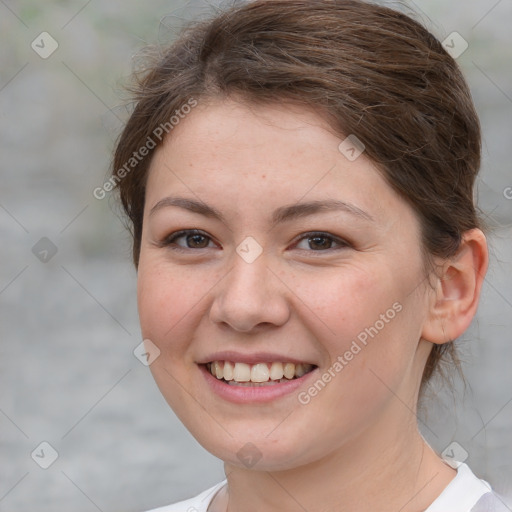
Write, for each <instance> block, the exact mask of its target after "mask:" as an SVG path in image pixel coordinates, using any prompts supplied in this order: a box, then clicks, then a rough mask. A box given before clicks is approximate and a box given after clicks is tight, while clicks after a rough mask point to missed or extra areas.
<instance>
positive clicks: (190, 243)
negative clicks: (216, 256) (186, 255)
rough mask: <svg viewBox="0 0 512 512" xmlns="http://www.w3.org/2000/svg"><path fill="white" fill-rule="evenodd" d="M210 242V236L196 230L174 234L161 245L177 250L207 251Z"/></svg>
mask: <svg viewBox="0 0 512 512" xmlns="http://www.w3.org/2000/svg"><path fill="white" fill-rule="evenodd" d="M210 242H211V238H210V237H209V236H208V235H206V234H204V233H202V232H201V231H198V230H195V229H188V230H183V231H177V232H176V233H172V234H171V235H169V236H168V237H166V238H165V239H164V240H163V241H162V242H161V243H160V245H161V246H162V247H172V248H177V249H206V248H207V247H208V245H209V243H210ZM173 246H174V247H173Z"/></svg>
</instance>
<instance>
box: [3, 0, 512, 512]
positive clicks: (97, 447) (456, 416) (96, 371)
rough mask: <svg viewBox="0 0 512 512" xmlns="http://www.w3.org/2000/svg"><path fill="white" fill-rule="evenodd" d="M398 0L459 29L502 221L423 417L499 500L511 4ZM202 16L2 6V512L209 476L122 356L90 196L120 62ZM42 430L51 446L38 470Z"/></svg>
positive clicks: (511, 301)
mask: <svg viewBox="0 0 512 512" xmlns="http://www.w3.org/2000/svg"><path fill="white" fill-rule="evenodd" d="M403 4H405V5H407V6H410V7H411V8H413V9H414V10H415V11H416V12H417V13H418V17H419V18H420V20H422V21H423V22H424V23H425V24H426V25H427V26H428V27H429V28H430V30H431V31H433V32H434V33H435V34H436V35H437V36H438V38H440V39H441V40H443V39H445V38H446V37H447V36H448V35H449V34H451V33H452V32H453V31H456V32H458V33H459V34H460V35H461V36H462V37H463V38H464V40H466V41H467V42H468V44H469V46H468V49H467V50H466V51H465V52H464V53H463V54H462V55H461V56H460V57H458V62H459V63H460V65H461V67H462V68H463V70H464V72H465V74H466V76H467V78H468V80H469V83H470V86H471V88H472V91H473V95H474V100H475V103H476V106H477V109H478V112H479V114H480V116H481V121H482V125H483V132H484V159H483V167H482V173H481V178H480V180H479V185H478V197H479V202H480V205H481V208H482V210H483V211H484V212H485V215H486V217H487V220H488V221H490V222H491V223H492V224H493V225H495V226H501V227H500V228H497V229H495V232H494V234H493V235H492V237H491V239H490V243H491V258H492V262H491V268H490V271H489V274H488V277H487V279H486V282H485V286H484V291H483V297H482V304H481V307H480V311H479V314H478V317H477V318H476V319H475V321H474V322H473V324H472V326H471V328H470V330H469V331H468V332H467V333H466V334H465V335H464V337H463V338H462V339H460V340H459V342H458V343H459V347H460V350H461V353H462V355H463V358H464V361H465V364H464V371H465V375H466V378H467V381H468V385H467V388H466V390H465V391H464V389H463V388H462V385H461V383H460V381H457V382H456V383H455V384H456V388H457V389H458V390H457V391H456V392H454V393H452V392H449V391H446V389H444V390H441V391H439V393H432V396H430V397H429V398H428V399H427V400H426V401H425V403H424V410H423V411H422V416H421V419H422V429H423V431H424V435H425V437H426V438H427V439H428V441H429V442H430V443H431V444H432V445H433V447H434V448H435V449H437V450H438V451H439V452H442V451H443V450H444V449H445V448H446V447H447V446H449V445H450V444H451V443H452V442H457V443H458V444H457V445H452V448H453V446H455V449H456V450H459V452H458V453H465V452H467V457H468V459H467V462H468V463H469V464H470V466H471V467H472V469H473V471H474V472H475V473H477V474H478V475H479V476H480V477H482V478H486V479H487V480H489V481H490V482H491V483H492V484H493V485H494V486H495V487H496V488H497V489H498V490H499V491H501V492H502V493H503V494H506V495H507V496H509V495H512V457H511V456H512V371H511V358H512V334H511V332H512V272H511V270H512V230H511V225H512V224H511V219H512V188H510V187H512V170H511V168H512V167H511V163H510V150H511V146H512V126H511V120H512V65H511V63H512V31H510V26H511V23H512V1H511V0H501V1H495V0H471V1H462V0H457V1H455V0H454V1H451V2H446V1H444V0H416V2H407V1H406V2H403ZM390 5H392V6H393V5H394V4H390ZM204 10H206V11H208V9H207V5H206V4H205V3H200V2H185V1H175V0H166V1H163V0H147V1H145V2H126V1H125V2H122V1H121V0H108V1H104V2H100V1H99V0H89V1H86V0H73V1H57V0H51V1H50V0H49V1H46V2H44V3H43V2H35V1H28V0H26V1H23V0H19V1H18V0H0V41H1V53H0V146H1V155H0V173H1V181H0V237H1V238H0V241H1V245H0V263H1V264H0V329H1V331H0V333H1V344H0V351H1V353H0V511H28V510H31V511H48V512H49V511H56V510H73V511H75V512H81V511H83V512H89V511H91V512H94V511H97V510H100V511H103V512H117V511H127V512H131V511H142V510H146V509H149V508H151V507H155V506H157V505H163V504H166V503H170V502H174V501H177V500H179V499H183V498H184V497H187V496H191V495H193V494H196V493H198V492H200V491H202V490H204V489H206V488H207V487H208V486H210V485H213V484H214V483H216V482H218V481H219V480H221V479H222V478H223V477H224V475H223V471H222V464H221V462H220V461H219V460H217V459H216V458H214V457H213V456H211V455H210V454H209V453H207V452H206V451H205V450H203V449H202V448H201V447H200V446H199V445H198V444H197V443H196V441H195V440H194V439H193V438H192V437H191V435H190V434H189V433H188V432H187V431H186V430H185V429H184V427H183V426H182V425H181V424H180V422H179V421H178V420H177V419H176V417H175V416H174V414H173V412H172V411H171V410H170V409H169V407H168V406H167V404H166V403H165V402H164V399H163V398H162V397H161V396H160V393H159V391H158V390H157V388H156V385H155V384H154V382H153V380H152V377H151V375H150V372H149V369H148V368H147V367H145V366H144V365H142V364H141V363H140V362H139V360H138V359H136V357H135V356H134V354H133V350H134V349H135V347H136V346H137V345H138V344H139V343H140V342H141V336H140V331H139V327H138V319H137V310H136V285H135V283H136V281H135V272H134V269H133V268H132V265H131V263H130V239H129V236H128V234H127V232H126V231H125V230H124V227H123V224H122V223H121V221H120V220H119V218H118V217H117V215H116V208H115V207H114V205H113V203H112V201H109V199H108V198H106V199H103V200H97V199H95V198H94V197H93V194H92V191H93V190H94V189H95V188H96V187H98V186H101V185H102V183H103V182H104V179H105V176H106V174H107V172H108V166H109V162H110V152H111V150H112V147H113V143H114V139H115V137H116V136H117V134H118V133H119V127H120V125H121V121H122V120H123V119H124V118H125V116H126V112H125V110H124V109H123V107H122V105H123V102H124V98H125V96H124V93H123V89H122V86H123V83H124V82H125V79H126V78H127V76H128V75H129V73H130V69H131V66H132V56H133V55H135V54H136V53H137V52H138V51H139V50H140V49H141V48H142V47H143V46H144V45H146V44H147V43H159V42H166V41H168V40H169V39H170V38H172V35H173V33H174V32H175V31H176V30H177V29H178V28H179V26H180V25H181V21H180V18H183V17H185V18H192V17H195V16H197V15H198V13H200V12H203V11H204ZM169 15H171V16H169ZM42 32H47V33H48V34H49V35H50V36H51V39H50V36H47V35H43V36H40V37H39V35H40V34H41V33H42ZM41 38H43V40H44V42H43V43H41ZM33 41H34V43H33ZM54 41H55V42H54ZM55 44H58V48H57V49H56V51H55V52H54V53H52V54H51V55H48V53H49V52H50V51H51V50H52V49H53V47H52V45H53V46H55ZM457 44H459V43H457ZM31 45H32V46H31ZM43 57H45V58H43ZM55 251H56V252H55ZM435 395H437V396H435ZM41 442H47V443H49V444H50V445H51V446H52V447H53V448H54V449H55V450H56V451H57V452H58V455H59V456H58V458H57V460H56V461H55V462H54V463H53V464H52V465H51V466H50V467H49V468H48V469H43V468H41V467H40V464H43V465H44V464H45V462H46V463H47V462H49V461H50V459H49V458H48V457H51V455H52V452H51V449H49V448H48V447H46V446H45V445H43V446H40V443H41ZM41 450H42V451H41ZM461 450H464V452H462V451H461ZM43 453H44V457H43V455H42V454H43ZM31 454H32V455H31ZM38 455H39V457H38ZM43 459H44V460H43ZM36 462H38V464H37V463H36Z"/></svg>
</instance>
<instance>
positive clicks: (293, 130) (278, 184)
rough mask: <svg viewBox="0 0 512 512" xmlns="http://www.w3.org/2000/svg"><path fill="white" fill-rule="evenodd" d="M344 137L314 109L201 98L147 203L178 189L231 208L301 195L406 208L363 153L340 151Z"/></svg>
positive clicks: (168, 142) (374, 207)
mask: <svg viewBox="0 0 512 512" xmlns="http://www.w3.org/2000/svg"><path fill="white" fill-rule="evenodd" d="M345 139H346V137H345V136H340V135H339V134H337V133H335V132H334V130H333V129H332V128H331V127H330V126H329V125H328V123H327V122H326V121H325V119H324V118H323V117H322V116H321V115H319V114H318V113H316V112H315V111H314V110H313V109H311V108H306V107H301V106H298V105H284V104H282V105H279V104H273V105H265V106H254V105H249V104H247V103H243V102H240V101H234V100H224V101H220V100H219V101H214V102H208V103H201V102H199V104H198V106H196V107H195V108H194V109H193V110H192V112H190V113H189V114H188V115H187V116H186V117H185V118H184V119H182V120H181V121H180V123H179V124H178V125H176V126H175V127H174V128H173V130H172V132H171V133H170V135H169V136H168V137H167V138H166V139H165V141H164V143H163V144H162V145H161V146H160V147H159V148H158V149H157V151H156V153H155V155H154V157H153V161H152V164H151V168H150V172H149V177H148V184H147V197H146V199H147V204H148V206H149V207H151V205H154V203H155V202H156V201H158V200H159V199H160V198H161V197H162V196H164V195H165V194H166V193H171V192H172V193H178V192H179V193H180V194H181V195H184V194H185V195H187V196H189V197H190V196H196V199H197V198H201V199H206V198H208V199H209V201H208V202H209V203H211V201H214V202H215V203H216V204H217V205H219V207H229V208H230V209H232V210H233V211H242V210H243V209H244V208H247V207H248V206H250V205H252V206H258V205H261V207H263V205H264V204H267V203H269V204H270V203H272V204H274V206H276V205H277V206H278V205H279V204H281V203H289V202H297V201H300V200H301V199H303V198H304V199H307V200H320V199H325V198H331V199H339V200H345V199H347V200H348V199H349V200H350V201H351V202H352V203H355V204H356V205H357V206H358V207H360V208H361V209H363V210H366V211H368V213H369V214H370V215H372V216H374V217H382V216H383V213H384V210H386V209H387V210H393V208H396V207H397V205H398V206H401V207H406V205H405V204H400V203H403V201H401V199H400V198H399V197H398V196H397V195H396V194H395V193H394V191H393V190H392V189H391V187H389V185H388V184H387V182H386V181H385V180H384V178H383V177H382V176H381V174H380V173H379V172H378V170H377V169H376V167H375V166H374V165H373V164H372V162H371V161H370V160H369V159H368V158H366V156H365V155H364V153H363V154H361V155H360V156H359V157H358V158H355V159H352V158H350V159H349V158H347V153H346V152H344V151H340V143H344V142H343V141H344V140H345ZM344 144H345V146H346V143H344ZM345 146H342V149H345ZM356 149H358V148H356ZM348 156H352V155H351V154H350V153H349V154H348ZM375 197H379V201H375V200H374V199H375Z"/></svg>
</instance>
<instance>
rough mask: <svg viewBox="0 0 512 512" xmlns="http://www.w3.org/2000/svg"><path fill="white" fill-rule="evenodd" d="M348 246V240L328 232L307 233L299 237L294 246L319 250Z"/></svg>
mask: <svg viewBox="0 0 512 512" xmlns="http://www.w3.org/2000/svg"><path fill="white" fill-rule="evenodd" d="M301 244H302V246H301ZM349 246H350V244H349V243H348V242H345V241H344V240H342V239H340V238H338V237H335V236H333V235H329V234H328V233H307V234H305V235H303V236H302V237H301V238H300V240H299V242H298V244H297V245H296V248H298V249H301V250H309V251H316V252H320V251H327V250H329V249H342V248H344V247H349Z"/></svg>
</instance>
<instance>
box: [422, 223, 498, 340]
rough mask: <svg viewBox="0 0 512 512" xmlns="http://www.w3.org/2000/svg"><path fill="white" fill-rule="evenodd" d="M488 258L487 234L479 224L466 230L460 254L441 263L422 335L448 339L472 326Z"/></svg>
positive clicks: (425, 337)
mask: <svg viewBox="0 0 512 512" xmlns="http://www.w3.org/2000/svg"><path fill="white" fill-rule="evenodd" d="M488 262H489V256H488V251H487V242H486V239H485V235H484V234H483V233H482V231H481V230H480V229H476V228H475V229H471V230H469V231H466V232H465V233H464V235H463V238H462V242H461V244H460V247H459V250H458V251H457V254H455V256H453V257H452V258H450V259H449V260H446V261H444V263H443V265H442V269H443V270H442V274H441V275H440V276H439V277H438V278H437V282H436V290H435V294H434V297H433V298H432V301H431V303H430V310H429V314H428V317H427V320H426V321H425V324H424V326H423V331H422V338H423V339H425V340H427V341H430V342H432V343H435V344H443V343H447V342H450V341H453V340H455V339H456V338H458V337H459V336H460V335H461V334H462V333H463V332H464V331H465V330H466V329H467V328H468V327H469V324H470V323H471V321H472V319H473V317H474V315H475V313H476V310H477V307H478V301H479V298H480V291H481V289H482V284H483V281H484V277H485V273H486V272H487V265H488Z"/></svg>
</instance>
